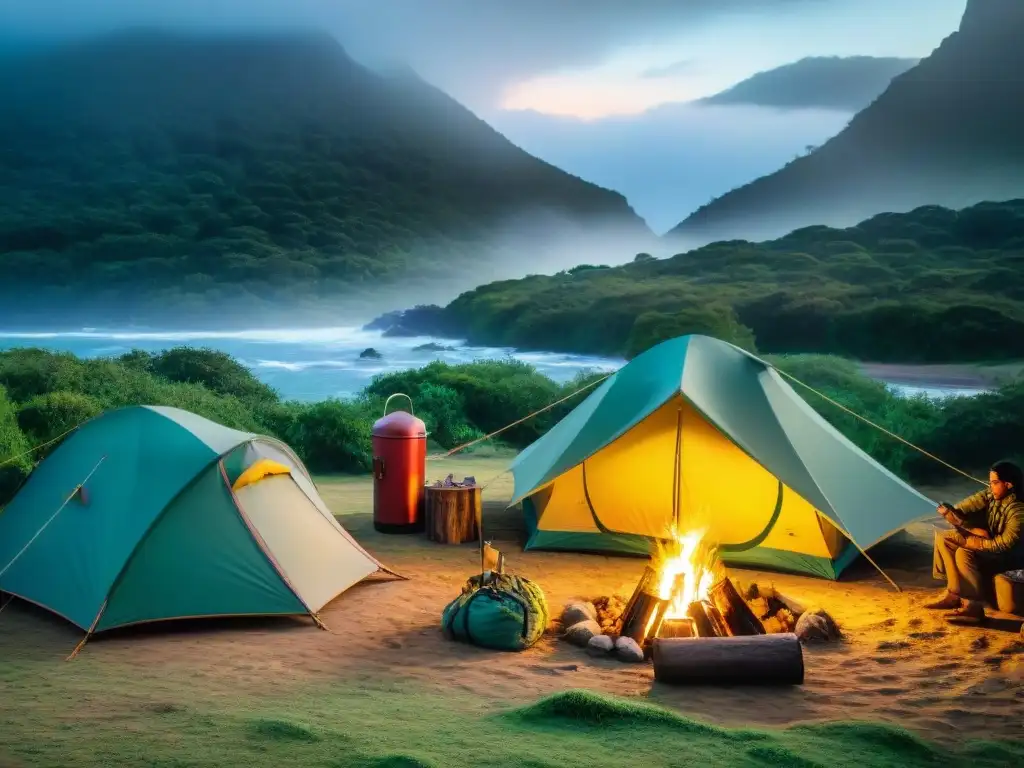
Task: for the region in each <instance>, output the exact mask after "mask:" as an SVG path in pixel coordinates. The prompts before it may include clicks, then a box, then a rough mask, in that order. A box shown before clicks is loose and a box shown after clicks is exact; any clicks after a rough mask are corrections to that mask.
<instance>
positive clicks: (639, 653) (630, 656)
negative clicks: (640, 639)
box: [595, 635, 644, 664]
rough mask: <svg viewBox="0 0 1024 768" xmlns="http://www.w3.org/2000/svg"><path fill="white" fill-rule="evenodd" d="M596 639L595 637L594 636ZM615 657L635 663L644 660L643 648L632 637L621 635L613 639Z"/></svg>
mask: <svg viewBox="0 0 1024 768" xmlns="http://www.w3.org/2000/svg"><path fill="white" fill-rule="evenodd" d="M595 639H596V638H595ZM615 657H616V658H617V659H619V660H620V661H628V662H630V663H633V664H637V663H639V662H641V661H643V660H644V652H643V649H642V648H641V647H640V646H639V645H637V642H636V640H634V639H633V638H632V637H626V636H625V635H622V636H621V637H620V638H619V639H618V640H616V641H615Z"/></svg>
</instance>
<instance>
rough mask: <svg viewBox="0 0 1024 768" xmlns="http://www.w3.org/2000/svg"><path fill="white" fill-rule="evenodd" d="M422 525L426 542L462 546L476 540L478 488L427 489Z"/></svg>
mask: <svg viewBox="0 0 1024 768" xmlns="http://www.w3.org/2000/svg"><path fill="white" fill-rule="evenodd" d="M425 490H426V496H425V499H424V518H425V519H424V523H425V526H424V527H425V528H426V532H427V538H428V539H429V540H430V541H437V542H440V543H442V544H463V543H465V542H467V541H476V540H477V539H479V537H480V528H479V524H478V522H477V521H478V520H479V519H480V515H481V510H482V507H481V504H482V501H481V496H480V490H481V489H480V486H461V487H454V488H443V487H442V488H432V487H429V486H428V487H427V488H426V489H425Z"/></svg>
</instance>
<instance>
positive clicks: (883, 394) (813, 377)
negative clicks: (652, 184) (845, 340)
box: [0, 348, 1024, 503]
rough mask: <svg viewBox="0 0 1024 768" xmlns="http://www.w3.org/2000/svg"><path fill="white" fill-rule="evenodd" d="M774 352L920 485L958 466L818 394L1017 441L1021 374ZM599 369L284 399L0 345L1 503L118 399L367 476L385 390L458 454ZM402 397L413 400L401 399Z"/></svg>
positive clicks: (508, 371) (838, 421) (181, 365)
mask: <svg viewBox="0 0 1024 768" xmlns="http://www.w3.org/2000/svg"><path fill="white" fill-rule="evenodd" d="M769 359H770V361H771V362H772V363H773V364H774V365H775V366H776V367H777V368H778V369H779V370H780V371H782V372H783V374H784V376H785V375H788V376H790V377H795V379H797V380H799V381H800V382H802V383H803V384H805V385H807V386H808V387H811V388H813V390H815V392H817V393H820V395H819V394H816V393H815V392H811V391H810V390H808V389H805V388H804V387H803V386H801V384H798V383H796V382H793V381H792V379H791V380H790V381H791V383H792V385H793V386H794V387H795V388H796V390H797V392H798V393H799V394H801V395H802V396H803V397H804V398H805V399H806V400H807V401H808V403H810V404H811V406H812V407H814V408H815V409H817V411H818V412H819V413H821V414H822V415H823V416H824V417H825V418H826V419H827V420H829V421H830V422H831V423H832V424H834V425H835V426H836V428H837V429H839V430H840V431H841V432H843V433H844V434H845V435H846V436H847V437H849V438H850V439H851V440H852V441H853V442H854V443H855V444H857V445H858V446H860V447H861V448H863V449H864V450H865V451H867V452H868V453H869V454H870V455H872V456H873V457H875V458H876V459H877V460H878V461H880V462H881V463H882V464H884V465H885V466H887V467H889V468H890V469H892V470H893V471H895V472H896V473H898V474H901V475H903V476H905V477H908V478H910V479H912V480H941V479H951V478H952V474H951V473H950V472H949V471H948V470H945V469H943V468H942V467H941V465H938V464H936V463H935V462H933V461H931V460H930V459H924V458H922V456H921V455H920V454H919V453H918V452H916V451H914V450H913V449H911V448H909V447H907V446H906V445H905V444H903V443H901V442H899V441H898V440H894V439H893V438H891V437H889V436H887V435H885V434H884V433H882V432H881V431H879V430H878V429H876V428H874V427H872V426H869V425H868V424H866V423H865V422H864V421H863V420H861V419H859V418H856V417H854V416H852V415H850V414H848V413H846V412H844V411H843V410H841V409H839V408H837V407H836V406H835V405H833V404H832V403H830V402H828V401H826V400H825V399H823V397H822V396H821V395H823V396H825V397H827V398H829V399H830V400H833V401H835V402H837V403H840V404H841V405H843V406H845V407H846V408H848V409H850V410H851V411H853V412H855V413H857V414H861V415H862V416H864V417H866V418H867V419H869V420H870V421H871V422H873V423H874V424H877V425H879V426H880V427H882V428H884V429H887V430H889V431H891V432H893V433H895V434H897V435H900V436H901V437H903V438H904V439H906V440H909V441H911V442H913V443H915V444H918V445H921V446H922V447H924V448H926V449H927V450H929V451H932V452H933V453H935V454H937V455H939V456H941V457H942V458H944V459H946V460H948V461H950V462H952V463H953V464H955V465H958V466H962V467H963V468H965V469H969V470H978V469H983V468H984V466H985V465H987V464H988V463H990V462H992V461H994V460H995V459H997V458H1000V457H1005V456H1013V455H1014V454H1015V453H1017V452H1018V451H1019V450H1020V449H1019V448H1018V439H1019V435H1020V434H1021V433H1022V431H1021V430H1022V427H1024V424H1022V416H1021V414H1024V383H1015V384H1010V385H1008V386H1006V387H1004V388H1003V389H1001V390H999V391H998V392H996V393H993V394H991V395H985V396H981V397H978V398H972V399H953V400H949V401H947V402H943V403H936V402H934V401H930V400H928V399H925V398H901V397H897V396H895V395H893V394H892V392H890V391H889V390H888V389H887V388H886V387H885V386H884V385H882V384H880V383H878V382H875V381H872V380H869V379H867V378H865V377H864V376H862V375H861V374H860V373H859V372H858V370H857V367H856V366H855V365H854V364H852V363H850V362H848V361H844V360H839V359H836V358H826V357H817V356H787V357H777V358H769ZM156 360H167V361H174V363H173V365H171V364H168V366H167V368H166V369H165V370H169V371H171V373H172V375H174V376H176V377H177V378H180V379H190V380H185V381H170V380H169V379H168V378H165V377H164V376H161V375H158V374H157V373H156V372H155V371H156V370H159V369H160V367H159V365H154V361H156ZM184 372H189V373H188V375H186V373H184ZM601 376H603V374H584V375H581V376H578V377H577V378H576V379H575V380H573V381H571V382H568V383H566V384H564V385H559V384H557V383H556V382H554V381H552V380H551V379H548V378H547V377H545V376H542V375H541V374H539V373H537V371H536V370H535V369H534V368H532V367H531V366H529V365H527V364H525V363H523V362H519V361H516V360H506V361H497V362H495V361H489V362H476V363H469V364H464V365H448V364H445V363H441V362H434V363H431V364H429V365H427V366H425V367H423V368H419V369H413V370H405V371H398V372H395V373H389V374H383V375H381V376H378V377H377V378H376V379H375V380H374V381H373V382H372V383H371V384H370V385H369V386H368V387H367V388H366V390H364V392H363V393H362V394H361V395H360V396H359V397H357V398H353V399H350V400H326V401H323V402H318V403H297V402H290V401H281V400H278V399H277V397H276V395H274V394H273V393H272V392H270V391H269V390H266V389H265V388H263V385H262V384H260V383H259V382H258V381H257V380H256V379H255V377H254V376H253V375H252V374H251V373H250V372H248V371H247V370H246V369H245V368H243V367H242V366H239V365H238V364H237V363H235V362H234V361H232V360H231V359H230V358H226V357H224V356H221V355H220V354H219V353H212V352H210V351H209V350H196V349H188V348H177V349H173V350H169V351H168V352H164V353H161V354H160V355H155V356H148V355H143V354H138V353H134V354H131V355H128V356H125V357H122V358H119V359H117V360H79V359H78V358H75V357H73V356H71V355H65V354H57V353H49V352H45V351H43V350H34V349H17V350H10V351H7V352H0V462H4V461H5V460H7V459H9V458H12V459H13V460H12V461H10V462H9V463H8V464H6V465H4V466H0V503H3V502H4V501H5V500H6V499H8V498H9V497H10V494H12V493H13V492H14V491H15V490H16V488H17V487H18V485H19V484H20V483H21V482H22V480H23V479H24V477H25V476H26V474H27V473H28V472H29V471H30V470H31V467H32V462H33V461H38V460H39V459H40V458H42V457H43V456H44V454H45V451H39V450H37V451H34V452H32V453H31V454H30V455H25V456H21V454H25V453H26V452H27V451H29V449H30V447H32V446H38V445H40V444H41V443H44V442H46V441H47V440H51V439H53V438H55V437H58V436H59V435H61V434H63V433H64V432H65V431H67V430H68V429H70V428H72V427H74V426H75V425H76V424H78V423H81V422H82V421H84V420H86V419H88V418H91V417H92V416H94V415H96V414H97V413H100V412H101V411H104V410H107V409H111V408H117V407H121V406H126V405H131V404H150V405H170V406H176V407H180V408H184V409H186V410H189V411H193V412H195V413H198V414H200V415H202V416H205V417H207V418H209V419H212V420H214V421H217V422H219V423H221V424H225V425H226V426H230V427H234V428H237V429H242V430H246V431H251V432H256V433H260V434H268V435H273V436H275V437H278V438H280V439H282V440H284V441H285V442H286V443H288V444H289V445H291V446H292V447H293V448H294V449H295V450H296V452H297V453H298V454H299V456H300V457H301V458H302V459H303V461H305V462H306V464H307V465H308V466H309V467H310V469H311V470H313V471H315V472H321V473H329V472H366V471H368V470H369V469H370V467H371V456H372V453H371V429H372V426H373V423H374V421H376V420H377V419H378V418H380V417H381V415H382V414H383V405H384V400H385V398H386V397H387V396H388V395H391V394H394V393H396V392H404V393H406V394H409V395H410V396H411V397H412V399H413V403H414V408H415V412H416V415H417V416H419V417H420V418H422V419H423V420H424V422H425V423H426V425H427V428H428V430H429V432H430V440H431V442H432V444H433V445H434V446H436V447H437V448H445V449H450V448H454V447H458V446H461V445H463V444H465V443H467V442H469V441H471V440H474V439H476V438H477V437H480V436H482V435H484V434H488V433H491V432H494V431H495V430H498V429H501V428H502V427H505V426H507V425H509V424H510V423H511V422H514V421H516V420H518V419H523V418H524V417H527V416H529V415H530V414H533V413H536V412H537V411H540V410H542V409H544V408H546V407H548V406H550V405H551V404H552V403H555V402H557V401H558V400H560V399H562V398H565V397H566V396H568V395H569V394H571V393H574V392H576V391H577V390H579V389H580V388H581V387H584V386H586V385H588V384H589V385H593V384H595V383H596V381H597V380H598V379H599V378H600V377H601ZM72 385H73V386H74V387H76V389H72V388H71V387H72ZM50 387H58V388H54V389H50ZM212 387H219V388H220V389H222V390H223V391H221V392H217V391H214V390H213V389H212ZM8 393H9V394H8ZM583 398H584V395H582V394H581V395H577V396H575V397H572V398H570V399H569V400H567V401H566V402H564V403H561V404H559V405H557V406H555V407H552V408H549V409H548V410H546V411H544V412H543V413H541V414H539V415H537V416H535V417H533V418H529V419H527V420H525V421H524V422H523V423H521V424H518V425H516V426H515V427H513V428H511V429H508V430H506V431H504V432H502V434H501V436H500V437H499V438H498V439H499V440H500V441H501V442H502V443H504V444H506V445H509V446H511V447H513V448H522V447H525V446H526V445H528V444H529V443H531V442H532V441H534V440H535V439H536V438H537V437H539V436H540V435H542V434H543V433H544V432H545V431H547V430H548V429H550V428H551V426H552V425H554V424H555V423H557V422H558V421H559V420H560V419H561V418H563V417H564V416H565V415H566V414H567V413H569V411H571V410H572V408H574V407H575V406H576V405H578V404H579V403H580V402H581V401H582V400H583ZM396 406H397V407H399V408H405V407H407V406H406V404H405V403H404V402H402V403H398V404H396ZM392 409H393V408H392ZM485 444H486V443H485ZM19 456H20V458H19Z"/></svg>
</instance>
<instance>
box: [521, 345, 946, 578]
mask: <svg viewBox="0 0 1024 768" xmlns="http://www.w3.org/2000/svg"><path fill="white" fill-rule="evenodd" d="M511 471H512V475H513V478H514V491H513V498H512V501H511V502H510V506H511V505H513V504H517V503H520V502H521V503H522V505H523V512H524V516H525V518H526V523H527V529H528V532H529V539H528V541H527V545H526V548H527V549H549V550H568V551H584V552H586V551H590V552H620V553H632V554H648V553H650V552H651V550H652V544H653V543H654V542H656V541H658V540H665V539H670V538H672V537H674V536H677V535H679V534H682V533H686V532H689V531H696V530H699V531H702V532H703V535H704V536H705V537H707V538H709V539H710V540H713V541H714V542H716V543H717V544H718V545H719V551H720V556H721V559H722V560H723V562H725V563H727V564H730V565H735V566H739V567H752V568H768V569H772V570H780V571H788V572H794V573H802V574H807V575H814V576H819V577H823V578H827V579H836V578H838V577H839V575H840V574H841V573H842V571H843V570H844V569H845V568H846V567H847V566H848V565H849V564H850V562H851V561H853V560H854V559H856V557H857V556H858V554H860V553H863V552H865V550H867V549H870V548H871V547H872V546H874V545H875V544H877V543H878V542H880V541H882V540H883V539H885V538H887V537H889V536H891V535H892V534H893V533H895V532H897V531H899V530H901V529H902V528H904V527H906V525H907V524H908V523H910V522H913V521H915V520H919V519H923V518H926V517H928V516H931V515H934V513H935V506H936V504H935V502H934V501H932V500H930V499H928V498H926V497H925V496H924V495H922V494H921V493H919V492H917V491H916V490H914V489H913V488H911V487H910V486H909V485H907V484H906V483H904V482H903V481H902V480H900V479H899V478H898V477H897V476H896V475H894V474H893V473H892V472H890V471H888V470H887V469H885V468H884V467H882V466H881V465H880V464H878V463H877V462H875V461H874V460H873V459H872V458H871V457H869V456H868V455H867V454H866V453H864V452H863V451H862V450H860V449H859V448H857V446H855V445H854V444H853V443H851V442H850V441H849V440H848V439H847V438H846V437H844V436H843V435H842V434H841V433H839V432H838V431H837V430H836V429H835V428H834V427H832V426H831V425H830V424H829V423H828V422H827V421H826V420H825V419H823V418H822V417H821V416H820V415H819V414H818V413H817V412H816V411H814V409H812V408H811V407H810V405H808V404H807V403H806V402H805V401H804V400H803V399H802V398H801V397H800V396H799V395H798V394H797V393H796V392H795V391H794V390H793V389H792V388H791V387H790V386H789V384H788V383H787V382H786V381H785V380H784V379H783V377H782V376H781V375H780V374H779V372H778V371H777V370H776V369H775V368H773V367H772V366H771V365H770V364H768V363H766V362H765V361H763V360H761V359H759V358H757V357H755V356H753V355H751V354H749V353H747V352H745V351H743V350H741V349H739V348H738V347H735V346H733V345H731V344H728V343H726V342H723V341H719V340H717V339H713V338H709V337H707V336H683V337H679V338H676V339H671V340H669V341H665V342H662V343H661V344H659V345H657V346H655V347H652V348H651V349H649V350H647V351H645V352H644V353H642V354H640V355H638V356H637V357H636V358H634V359H633V360H631V361H630V362H629V363H627V364H626V365H625V366H623V367H622V368H621V369H619V370H618V371H617V372H616V373H614V374H613V375H612V376H610V377H609V378H608V379H607V380H605V381H604V382H603V383H602V384H601V385H600V386H598V387H597V389H595V390H594V391H593V392H592V393H591V394H590V395H589V396H588V397H587V398H586V399H585V400H584V401H583V402H582V403H580V405H579V406H577V407H576V408H575V409H574V410H573V411H572V412H571V413H569V415H568V416H566V417H565V418H564V419H562V420H561V421H560V422H559V423H558V424H556V425H555V426H554V427H553V428H552V429H551V430H550V431H548V432H547V433H546V434H545V435H543V436H542V437H541V438H540V439H538V440H537V441H535V442H534V443H532V444H531V445H530V446H528V447H527V448H526V449H524V450H523V451H522V452H521V453H520V454H519V456H517V457H516V459H515V461H514V462H513V464H512V467H511Z"/></svg>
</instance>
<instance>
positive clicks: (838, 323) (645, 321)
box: [428, 200, 1024, 362]
mask: <svg viewBox="0 0 1024 768" xmlns="http://www.w3.org/2000/svg"><path fill="white" fill-rule="evenodd" d="M641 255H644V254H641ZM644 256H645V255H644ZM1021 266H1024V200H1015V201H1010V202H1006V203H980V204H979V205H976V206H974V207H972V208H967V209H965V210H962V211H959V212H954V211H949V210H945V209H942V208H937V207H935V206H930V207H925V208H920V209H918V210H915V211H912V212H910V213H906V214H883V215H880V216H876V217H874V218H872V219H868V220H867V221H864V222H861V223H860V224H858V225H857V226H855V227H851V228H849V229H843V230H839V229H831V228H829V227H807V228H805V229H801V230H797V231H796V232H793V233H791V234H789V235H787V236H786V237H783V238H780V239H778V240H774V241H770V242H764V243H749V242H745V241H733V242H720V243H712V244H710V245H707V246H704V247H702V248H698V249H696V250H694V251H690V252H688V253H681V254H678V255H676V256H672V257H671V258H667V259H662V260H655V259H650V258H640V257H639V256H638V257H637V258H636V259H635V260H634V261H633V262H632V263H629V264H625V265H623V266H620V267H615V268H601V269H595V268H589V267H581V268H577V269H576V270H569V271H568V272H560V273H558V274H556V275H550V276H538V275H532V276H530V277H527V278H524V279H522V280H505V281H501V282H496V283H491V284H489V285H484V286H480V287H478V288H476V289H474V290H472V291H468V292H466V293H463V294H462V295H460V296H459V297H457V298H456V299H455V300H454V301H452V302H451V303H450V304H449V305H448V306H447V307H445V308H444V311H443V313H442V314H441V316H440V317H438V318H436V319H435V320H434V325H436V326H437V327H438V328H440V327H442V326H443V327H444V328H452V327H456V328H460V329H461V330H462V331H463V334H464V335H466V336H467V338H468V339H469V340H470V342H472V343H479V344H487V345H495V346H518V347H523V348H528V349H550V350H556V351H566V352H582V353H595V354H616V355H624V356H626V357H631V356H633V355H636V354H638V353H639V352H641V351H643V350H644V349H646V348H648V347H649V346H651V345H652V344H655V343H657V342H659V341H663V340H665V339H666V338H670V337H672V336H678V335H683V334H687V333H703V334H707V335H712V336H717V337H719V338H722V339H724V340H726V341H731V342H733V343H735V344H738V345H739V346H743V347H746V348H751V349H752V348H753V347H754V344H755V341H756V346H757V348H758V349H759V350H761V351H762V352H765V353H778V354H782V353H819V354H834V355H840V356H843V357H850V358H854V359H861V360H873V361H896V362H944V361H956V362H962V361H965V360H966V361H975V360H1000V359H1002V360H1006V359H1018V358H1021V357H1024V283H1022V282H1021V280H1019V279H1018V275H1019V273H1020V268H1021ZM428 330H429V329H428Z"/></svg>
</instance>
